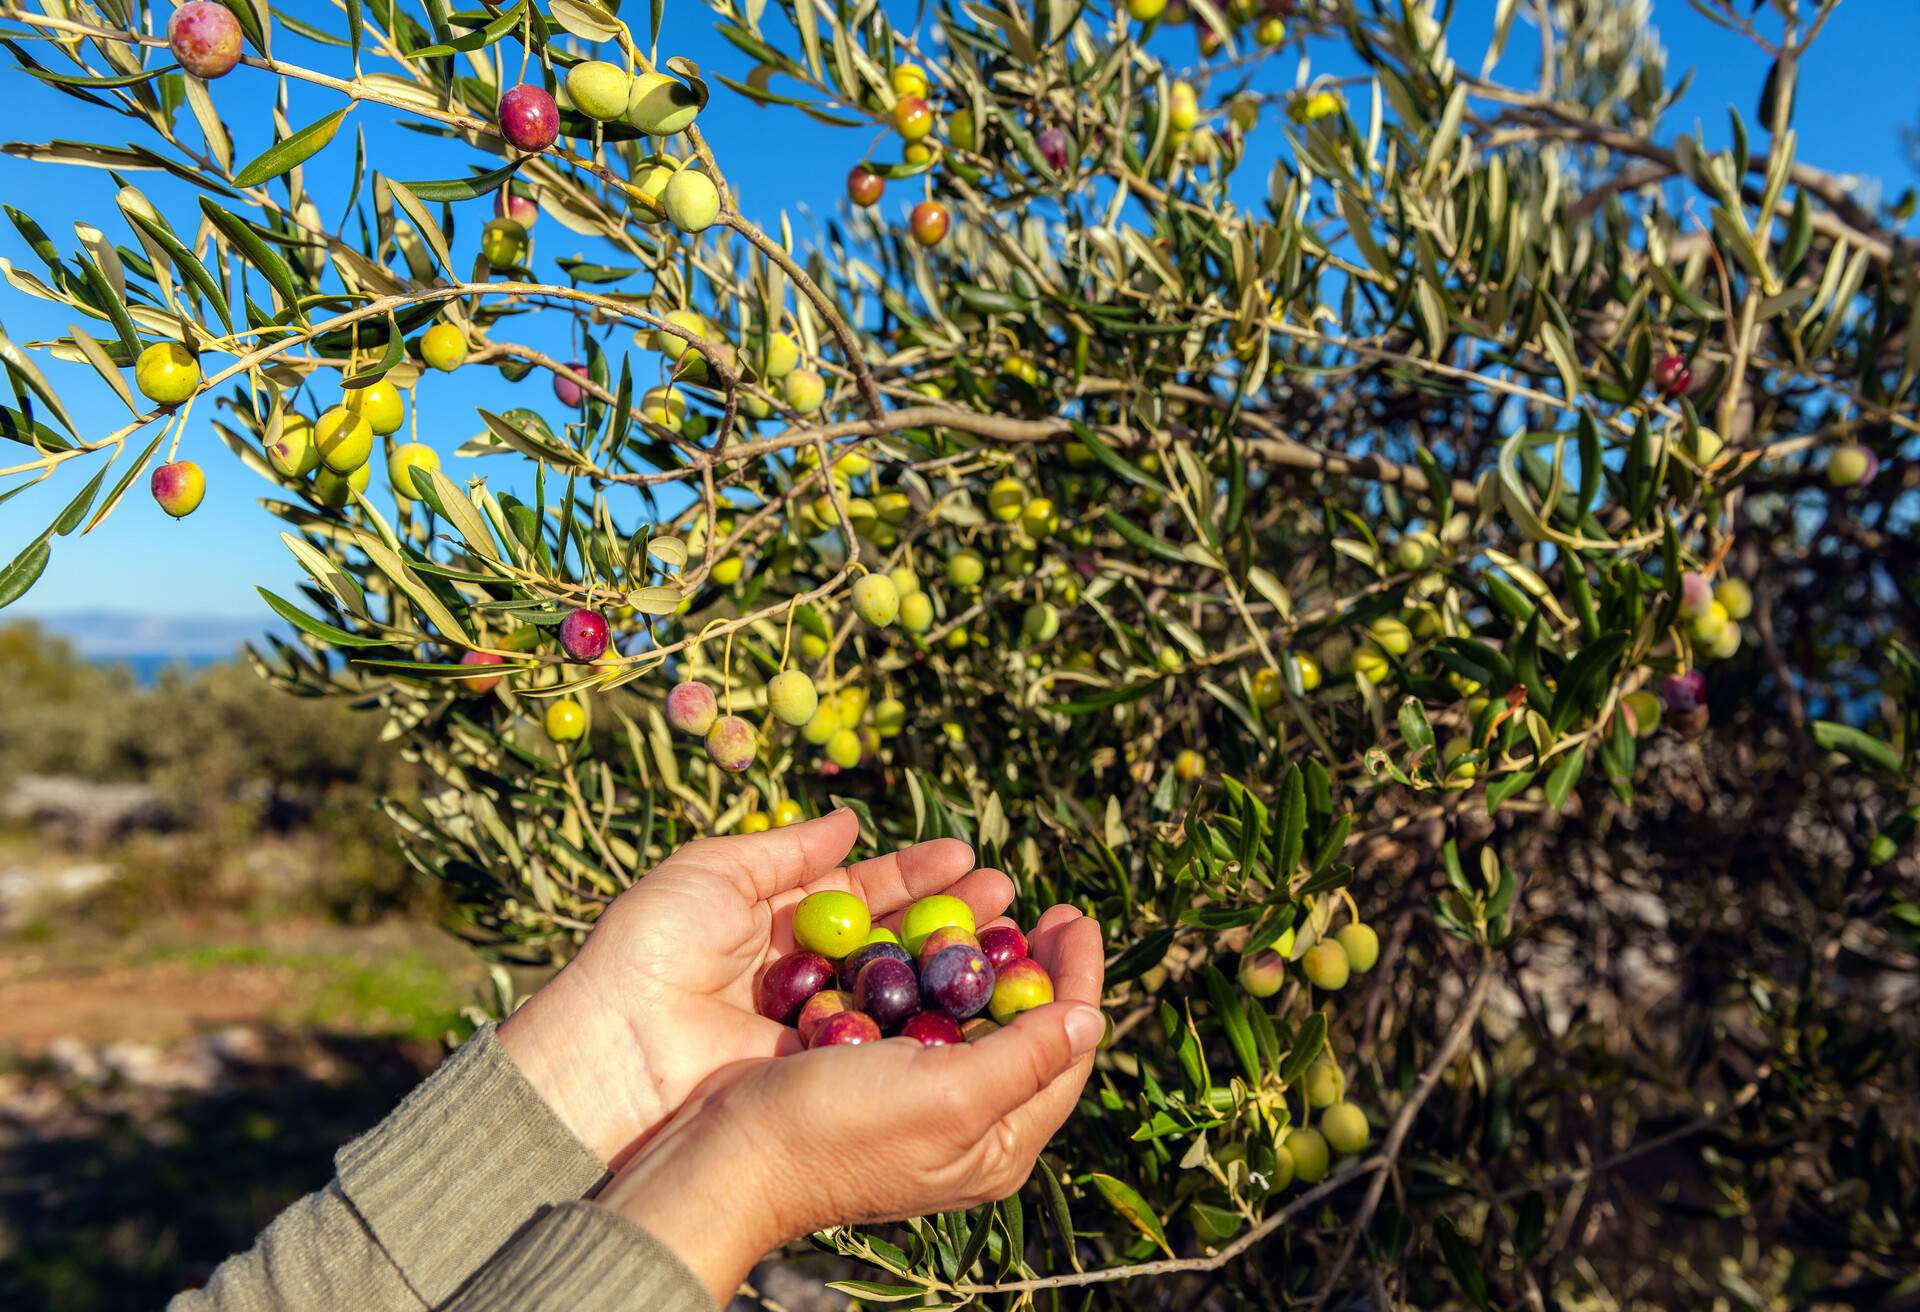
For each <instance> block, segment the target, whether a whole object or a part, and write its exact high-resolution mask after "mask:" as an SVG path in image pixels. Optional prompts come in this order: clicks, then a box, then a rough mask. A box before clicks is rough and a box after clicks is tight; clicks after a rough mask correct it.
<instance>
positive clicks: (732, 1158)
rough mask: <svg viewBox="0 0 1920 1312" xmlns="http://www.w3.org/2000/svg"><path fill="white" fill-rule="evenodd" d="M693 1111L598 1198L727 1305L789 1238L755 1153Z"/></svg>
mask: <svg viewBox="0 0 1920 1312" xmlns="http://www.w3.org/2000/svg"><path fill="white" fill-rule="evenodd" d="M712 1119H713V1118H712V1117H711V1116H710V1115H703V1114H702V1113H699V1112H696V1113H694V1114H692V1115H691V1116H687V1117H686V1118H685V1119H683V1120H679V1119H677V1120H676V1121H675V1123H674V1124H673V1125H671V1126H669V1127H668V1128H667V1129H666V1130H665V1131H664V1132H663V1133H662V1134H661V1136H660V1137H659V1138H657V1139H655V1140H654V1141H653V1142H652V1143H650V1144H648V1145H647V1147H646V1148H645V1149H644V1150H643V1151H641V1152H639V1153H638V1154H636V1155H635V1156H634V1158H633V1160H632V1161H631V1162H629V1163H628V1164H627V1165H626V1167H624V1168H623V1169H622V1170H621V1172H620V1173H619V1175H617V1176H615V1177H614V1179H613V1181H612V1182H611V1183H610V1184H608V1186H607V1187H606V1189H604V1190H603V1191H602V1192H601V1193H600V1196H599V1197H598V1198H597V1199H595V1201H596V1202H597V1203H599V1204H600V1205H601V1206H603V1207H608V1208H611V1209H613V1210H614V1211H617V1212H619V1213H620V1214H621V1215H622V1216H624V1217H626V1218H627V1220H629V1221H632V1222H633V1223H634V1224H635V1225H637V1226H639V1227H640V1228H641V1229H643V1230H645V1231H647V1233H649V1234H650V1235H652V1236H653V1237H654V1238H655V1239H657V1240H658V1241H659V1242H660V1243H662V1244H664V1245H666V1247H668V1248H670V1249H672V1250H673V1252H674V1254H675V1255H676V1256H678V1257H679V1258H680V1260H681V1261H682V1262H683V1263H685V1264H686V1266H687V1269H688V1270H690V1271H692V1272H693V1274H694V1275H695V1276H696V1277H697V1278H698V1279H699V1280H700V1282H701V1283H702V1284H703V1285H705V1286H706V1288H707V1290H708V1292H709V1293H711V1294H712V1295H713V1299H714V1302H715V1303H716V1304H718V1305H719V1306H720V1307H726V1306H727V1305H728V1303H729V1302H730V1301H731V1300H732V1298H733V1296H734V1294H735V1293H736V1292H737V1291H738V1290H739V1288H740V1284H741V1282H742V1281H743V1280H745V1279H746V1278H747V1273H748V1272H750V1271H751V1270H752V1269H753V1267H754V1264H755V1263H757V1262H758V1261H759V1260H760V1259H761V1258H762V1257H764V1256H765V1255H766V1254H767V1253H768V1252H770V1251H772V1250H773V1249H775V1248H777V1247H779V1246H780V1244H781V1243H783V1242H785V1240H786V1239H787V1238H788V1236H787V1235H785V1234H782V1233H780V1232H779V1231H780V1227H779V1225H778V1223H777V1222H776V1221H775V1220H774V1216H773V1212H772V1210H771V1206H770V1204H771V1201H772V1200H771V1199H770V1198H769V1197H768V1191H767V1190H765V1189H763V1188H762V1182H761V1181H760V1180H759V1178H758V1174H757V1172H756V1169H755V1166H754V1163H753V1161H752V1155H751V1153H750V1152H747V1151H739V1150H736V1148H735V1147H733V1146H730V1142H729V1136H728V1135H727V1133H726V1131H725V1130H724V1129H720V1128H718V1127H716V1126H713V1125H710V1124H708V1122H709V1121H710V1120H712Z"/></svg>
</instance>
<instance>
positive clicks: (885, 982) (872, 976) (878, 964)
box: [853, 957, 920, 1030]
mask: <svg viewBox="0 0 1920 1312" xmlns="http://www.w3.org/2000/svg"><path fill="white" fill-rule="evenodd" d="M853 1005H854V1006H855V1007H857V1008H859V1009H860V1010H861V1011H864V1012H866V1013H867V1015H869V1016H871V1017H873V1019H874V1023H875V1024H877V1025H879V1026H880V1028H881V1029H882V1030H890V1029H892V1028H893V1027H894V1026H896V1025H898V1024H899V1023H900V1022H901V1021H903V1020H905V1019H906V1018H907V1017H909V1016H911V1015H913V1013H914V1012H916V1011H918V1010H920V981H919V980H917V979H915V978H914V977H913V967H912V966H909V965H908V964H907V963H906V962H904V961H895V960H894V959H893V958H892V957H881V958H880V959H879V960H878V961H870V962H868V963H867V965H866V967H865V968H864V969H863V970H861V972H860V977H859V978H858V979H856V980H855V981H854V983H853Z"/></svg>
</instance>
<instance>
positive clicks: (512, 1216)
mask: <svg viewBox="0 0 1920 1312" xmlns="http://www.w3.org/2000/svg"><path fill="white" fill-rule="evenodd" d="M334 1165H335V1167H336V1168H337V1169H338V1171H339V1173H340V1186H341V1189H342V1190H343V1191H344V1192H345V1193H346V1195H347V1197H348V1199H350V1200H351V1201H352V1203H353V1206H354V1208H355V1209H356V1210H357V1211H358V1212H359V1213H360V1216H361V1218H362V1220H364V1221H365V1222H366V1225H367V1228H368V1229H369V1230H371V1231H372V1232H373V1234H374V1237H375V1238H376V1239H378V1240H379V1241H380V1244H381V1246H382V1247H383V1248H385V1249H386V1251H387V1255H388V1256H389V1257H391V1258H392V1259H393V1263H394V1265H395V1266H397V1267H398V1268H399V1269H400V1272H401V1274H402V1275H403V1276H405V1278H406V1280H407V1283H408V1284H410V1285H411V1286H413V1288H414V1290H415V1291H416V1292H417V1293H418V1294H419V1296H420V1297H421V1298H422V1299H423V1300H424V1301H426V1302H427V1303H428V1304H438V1303H439V1302H440V1301H441V1300H442V1299H444V1298H446V1297H448V1296H449V1295H451V1294H452V1293H453V1292H454V1291H455V1290H456V1289H458V1288H459V1287H460V1285H461V1284H462V1283H463V1282H464V1281H465V1280H466V1279H467V1277H468V1276H469V1275H471V1274H472V1273H473V1271H474V1270H475V1268H477V1267H479V1266H480V1265H481V1264H482V1263H484V1262H486V1261H487V1259H488V1258H490V1257H491V1256H493V1254H494V1251H495V1250H496V1249H498V1248H499V1247H500V1246H501V1245H502V1244H504V1243H506V1242H507V1241H508V1240H509V1239H511V1238H512V1237H513V1236H514V1233H515V1232H516V1231H518V1230H519V1229H520V1228H521V1227H522V1226H524V1225H526V1223H527V1221H528V1219H529V1218H531V1217H532V1216H534V1214H535V1213H537V1212H538V1211H539V1210H540V1209H541V1208H542V1207H544V1206H546V1205H547V1204H550V1203H558V1202H563V1201H569V1200H574V1199H578V1198H579V1197H580V1196H581V1195H583V1194H585V1193H586V1192H587V1191H588V1190H589V1189H591V1188H593V1187H594V1185H596V1184H597V1183H599V1181H600V1179H601V1177H602V1176H603V1175H604V1174H605V1173H606V1166H605V1164H604V1163H602V1162H601V1161H600V1159H599V1157H597V1156H596V1155H595V1154H594V1153H593V1152H591V1151H590V1150H589V1149H588V1148H587V1147H586V1145H585V1144H583V1143H581V1142H580V1141H579V1140H578V1139H576V1138H574V1137H573V1134H572V1133H571V1132H570V1131H569V1130H568V1129H567V1127H566V1126H565V1125H563V1124H562V1123H561V1121H560V1118H559V1117H557V1116H556V1115H554V1113H553V1111H552V1109H551V1108H549V1107H548V1106H547V1104H546V1103H545V1102H544V1101H542V1100H541V1097H540V1095H539V1094H538V1093H537V1092H536V1091H535V1090H534V1088H533V1086H532V1085H531V1084H529V1083H527V1080H526V1077H525V1076H523V1075H522V1074H521V1073H520V1069H519V1067H517V1066H515V1065H514V1064H513V1059H512V1058H511V1057H509V1056H508V1055H507V1053H506V1050H505V1049H504V1048H502V1047H501V1046H500V1041H499V1040H498V1039H497V1038H495V1037H494V1032H493V1026H492V1025H491V1024H489V1025H485V1026H483V1027H481V1029H480V1030H479V1032H478V1033H476V1034H475V1035H474V1036H473V1037H472V1038H471V1039H468V1040H467V1041H466V1043H464V1044H462V1045H461V1047H460V1048H459V1050H458V1051H456V1052H455V1053H454V1054H453V1055H452V1056H451V1057H449V1058H447V1060H446V1061H444V1062H443V1063H441V1065H440V1068H439V1069H438V1070H436V1071H435V1072H434V1073H433V1074H432V1075H429V1076H428V1077H427V1078H426V1079H425V1080H424V1081H422V1082H421V1084H420V1085H419V1086H418V1087H417V1088H415V1089H414V1091H413V1092H412V1093H410V1094H408V1095H407V1097H406V1100H405V1101H404V1102H402V1103H401V1104H400V1106H399V1107H397V1108H395V1109H394V1111H393V1114H392V1115H390V1116H388V1117H387V1118H386V1119H385V1120H384V1121H382V1122H380V1124H378V1125H376V1126H375V1127H374V1128H373V1129H371V1130H369V1131H368V1132H367V1133H366V1134H364V1135H362V1136H360V1137H359V1138H358V1139H355V1140H354V1141H353V1142H352V1143H349V1144H348V1145H346V1147H344V1148H342V1149H341V1150H340V1151H339V1153H338V1154H336V1155H335V1157H334ZM595 1210H596V1211H598V1210H602V1209H598V1208H596V1209H595Z"/></svg>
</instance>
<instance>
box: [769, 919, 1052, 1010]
mask: <svg viewBox="0 0 1920 1312" xmlns="http://www.w3.org/2000/svg"><path fill="white" fill-rule="evenodd" d="M793 937H794V941H795V942H796V943H798V944H799V948H800V950H799V951H798V952H795V953H793V954H792V955H791V956H786V957H782V958H781V959H780V960H778V961H776V962H774V963H773V964H772V965H771V966H769V967H768V968H767V972H766V974H765V975H763V976H762V977H761V979H760V984H759V988H758V990H757V992H756V994H755V1004H756V1006H757V1007H758V1009H759V1012H760V1014H761V1015H763V1016H765V1017H767V1018H768V1019H769V1020H777V1021H779V1022H780V1023H781V1024H783V1025H792V1026H795V1027H797V1028H798V1029H799V1031H800V1039H801V1041H802V1042H803V1043H805V1044H806V1045H807V1047H809V1048H821V1047H830V1046H832V1045H835V1044H849V1043H873V1042H876V1041H878V1040H879V1039H880V1038H881V1037H882V1036H885V1035H895V1034H897V1035H901V1036H903V1037H906V1038H911V1039H915V1040H918V1041H919V1042H920V1043H923V1044H926V1045H927V1046H929V1047H933V1046H938V1045H940V1044H947V1043H960V1042H963V1041H966V1040H970V1039H975V1038H978V1037H979V1036H980V1035H982V1034H990V1033H992V1032H993V1031H994V1030H997V1029H999V1028H1000V1027H1001V1026H1002V1025H1005V1024H1006V1023H1007V1022H1009V1021H1011V1020H1012V1019H1013V1018H1014V1017H1015V1016H1017V1015H1019V1014H1020V1013H1021V1012H1023V1011H1026V1010H1029V1009H1030V1008H1033V1007H1039V1006H1044V1005H1045V1004H1047V1003H1049V1002H1052V1001H1053V979H1052V977H1050V976H1049V975H1048V974H1047V972H1046V971H1045V970H1044V969H1042V968H1041V966H1040V964H1039V963H1038V962H1036V961H1034V960H1033V959H1032V958H1031V957H1029V956H1028V955H1027V936H1026V935H1025V934H1023V933H1021V932H1020V931H1019V930H1018V929H1016V928H1014V927H1013V926H1012V925H989V926H987V927H986V928H985V929H977V928H976V926H975V924H974V918H973V908H972V907H969V906H968V905H967V904H966V903H965V902H963V901H961V900H960V899H959V898H957V897H951V896H948V895H947V894H944V893H942V894H935V895H934V896H932V897H923V898H921V899H920V900H919V901H918V902H915V903H914V904H913V905H912V906H910V907H908V908H907V912H906V915H905V917H904V918H903V919H902V920H901V922H900V932H899V933H898V934H895V933H894V932H893V931H892V930H890V929H887V928H885V927H883V926H878V925H875V924H874V923H873V917H872V913H871V912H869V911H868V909H867V904H866V903H865V902H862V901H861V900H860V899H859V898H858V897H856V896H855V895H854V894H852V893H843V892H839V891H828V892H821V893H813V894H810V895H809V896H808V897H806V898H805V899H803V900H802V901H801V903H800V905H799V906H798V907H796V908H794V913H793Z"/></svg>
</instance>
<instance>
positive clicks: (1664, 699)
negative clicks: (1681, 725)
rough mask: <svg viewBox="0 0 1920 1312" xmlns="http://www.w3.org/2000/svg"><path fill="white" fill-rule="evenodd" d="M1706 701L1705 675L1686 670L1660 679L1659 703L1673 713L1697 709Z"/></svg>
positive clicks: (1696, 671) (1683, 712)
mask: <svg viewBox="0 0 1920 1312" xmlns="http://www.w3.org/2000/svg"><path fill="white" fill-rule="evenodd" d="M1706 702H1707V676H1706V675H1704V674H1702V673H1700V671H1699V670H1688V671H1686V672H1685V673H1684V674H1676V675H1674V676H1673V677H1672V678H1670V679H1662V680H1661V681H1660V704H1661V705H1662V706H1664V707H1665V708H1666V709H1667V710H1668V711H1669V712H1671V713H1673V714H1680V715H1684V714H1685V713H1686V712H1688V711H1697V710H1699V709H1700V708H1701V707H1702V706H1704V705H1706Z"/></svg>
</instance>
